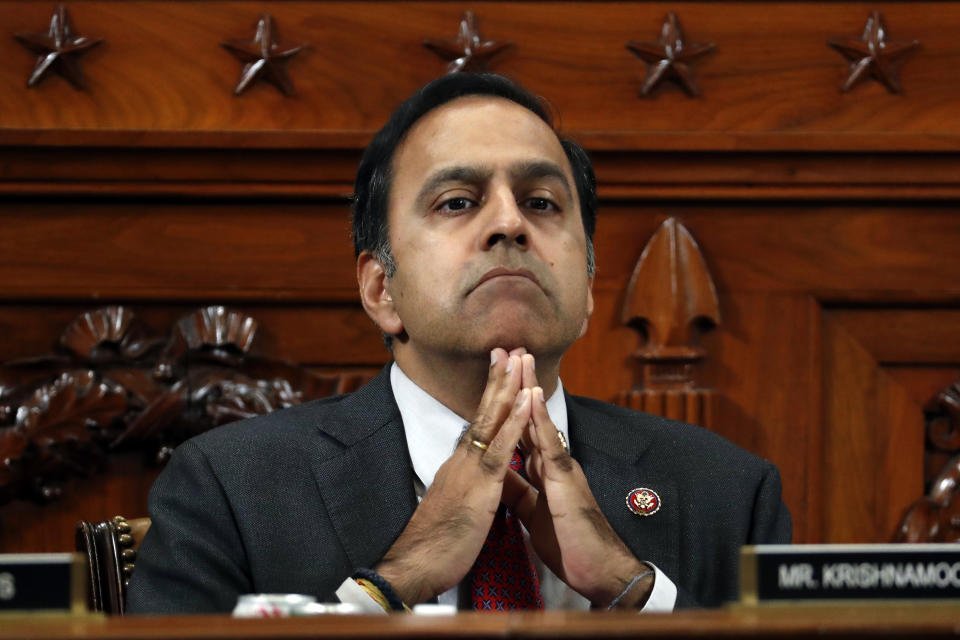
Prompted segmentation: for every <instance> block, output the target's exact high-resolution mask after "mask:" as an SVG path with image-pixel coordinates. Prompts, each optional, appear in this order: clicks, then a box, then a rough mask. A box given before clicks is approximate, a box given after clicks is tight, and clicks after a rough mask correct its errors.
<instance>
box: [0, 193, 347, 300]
mask: <svg viewBox="0 0 960 640" xmlns="http://www.w3.org/2000/svg"><path fill="white" fill-rule="evenodd" d="M0 225H2V227H3V229H4V233H3V234H2V235H0V280H2V284H0V295H4V296H10V297H16V298H38V297H55V296H64V297H71V296H74V297H75V296H82V297H88V298H99V299H104V298H105V299H110V298H145V297H167V298H185V299H200V300H211V299H216V298H217V297H220V296H226V297H229V298H233V299H256V298H268V299H274V300H278V301H280V300H304V299H308V300H314V301H317V300H331V299H334V300H349V301H351V302H352V301H355V299H356V275H355V273H356V268H355V266H354V264H353V247H352V244H351V242H350V240H349V237H350V236H349V233H350V231H349V230H350V226H349V218H348V213H347V207H346V205H345V204H343V203H339V204H334V205H320V204H317V203H312V202H301V203H297V202H287V203H270V204H269V205H268V204H265V203H263V202H240V201H233V202H219V203H218V202H193V203H184V202H182V201H167V202H162V201H157V200H146V201H136V200H127V201H109V202H103V201H85V202H72V201H69V200H61V201H47V202H29V201H28V202H12V203H9V204H5V206H4V207H3V208H2V210H0Z"/></svg>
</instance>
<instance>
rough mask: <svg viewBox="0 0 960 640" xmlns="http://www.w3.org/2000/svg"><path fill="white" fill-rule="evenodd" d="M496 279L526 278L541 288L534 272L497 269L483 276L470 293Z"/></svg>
mask: <svg viewBox="0 0 960 640" xmlns="http://www.w3.org/2000/svg"><path fill="white" fill-rule="evenodd" d="M495 278H526V279H527V280H530V281H531V282H533V284H535V285H537V286H538V287H539V286H540V281H539V280H537V276H535V275H533V272H532V271H529V270H527V269H508V268H506V267H497V268H496V269H491V270H490V271H487V272H486V273H485V274H483V277H482V278H480V279H479V280H478V281H477V283H476V284H475V285H473V289H471V290H470V291H471V292H473V290H474V289H477V288H478V287H480V285H482V284H483V283H485V282H488V281H490V280H493V279H495Z"/></svg>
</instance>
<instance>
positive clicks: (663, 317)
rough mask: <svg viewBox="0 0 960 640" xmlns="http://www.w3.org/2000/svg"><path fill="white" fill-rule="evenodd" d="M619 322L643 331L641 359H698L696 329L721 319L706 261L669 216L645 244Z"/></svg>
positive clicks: (686, 233)
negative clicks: (644, 342) (644, 339)
mask: <svg viewBox="0 0 960 640" xmlns="http://www.w3.org/2000/svg"><path fill="white" fill-rule="evenodd" d="M623 323H624V324H626V325H627V326H630V327H633V328H635V329H637V330H639V331H643V332H645V333H646V344H644V345H643V346H641V347H640V348H639V349H637V351H636V352H635V353H634V355H635V356H637V357H638V358H642V359H644V360H662V359H665V358H669V359H697V358H699V357H701V356H702V351H701V350H700V349H699V348H698V347H697V346H696V345H695V344H694V342H695V331H694V329H695V328H704V327H705V326H706V327H714V326H716V325H717V324H719V323H720V304H719V302H718V301H717V291H716V288H715V287H714V286H713V280H712V279H711V277H710V271H709V270H708V269H707V263H706V262H705V261H704V259H703V255H702V254H701V253H700V247H698V246H697V242H696V241H695V240H694V239H693V236H691V235H690V232H689V231H687V228H686V227H684V226H683V225H682V224H680V223H678V222H677V220H676V219H675V218H670V219H669V220H667V221H666V222H664V223H663V224H662V225H660V228H659V229H657V232H656V233H654V234H653V237H652V238H651V239H650V242H648V243H647V246H646V247H645V248H644V250H643V253H642V254H641V255H640V259H639V260H638V261H637V266H636V267H635V268H634V270H633V275H632V276H631V277H630V284H629V285H627V298H626V301H625V303H624V305H623Z"/></svg>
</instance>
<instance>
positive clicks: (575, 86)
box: [0, 0, 960, 150]
mask: <svg viewBox="0 0 960 640" xmlns="http://www.w3.org/2000/svg"><path fill="white" fill-rule="evenodd" d="M466 8H468V7H466V6H464V5H460V4H457V3H451V2H403V3H396V2H305V1H301V2H289V1H283V2H269V3H259V2H200V1H196V0H194V1H174V2H157V1H154V2H146V1H144V2H140V1H137V2H122V3H118V2H106V1H99V2H98V1H89V2H87V1H83V2H72V3H71V4H70V10H71V13H72V15H73V16H74V21H75V23H76V28H77V30H78V31H79V32H80V33H83V34H89V35H91V36H98V37H103V38H105V43H104V44H102V45H101V46H99V47H97V48H96V49H95V50H93V51H91V52H90V53H88V54H87V55H86V56H85V65H84V66H85V70H86V75H87V77H88V79H89V86H90V92H89V93H78V94H76V95H74V96H73V99H72V100H71V102H70V108H69V109H65V108H64V105H63V104H62V103H61V102H60V101H59V100H58V99H57V97H58V96H62V95H63V91H64V90H65V88H66V87H65V86H64V83H63V82H61V81H59V80H57V81H53V79H51V80H50V81H47V82H45V83H43V84H41V85H40V86H38V87H37V88H36V89H34V90H31V91H26V90H24V88H23V84H24V82H25V79H26V77H27V75H28V74H29V71H30V69H31V66H32V58H31V57H30V55H29V54H28V53H27V52H26V51H25V50H23V49H22V48H21V47H20V45H19V44H18V43H16V42H15V41H13V40H12V39H9V38H7V39H0V57H2V59H4V60H9V61H11V63H10V64H8V65H5V67H4V68H3V69H2V71H0V95H4V96H5V103H6V109H5V114H6V115H5V118H4V127H5V128H8V129H12V130H14V131H12V132H11V134H14V133H15V134H16V135H15V136H13V137H15V138H17V139H20V140H32V141H34V142H36V141H49V142H52V143H54V144H56V143H57V142H58V141H57V137H56V136H55V135H52V132H53V131H57V130H63V129H66V130H69V134H68V136H67V137H66V139H64V138H60V140H59V143H69V142H70V141H71V140H73V141H80V140H89V139H92V138H90V137H89V136H86V137H85V136H84V135H83V133H84V132H89V131H98V132H104V133H106V132H110V133H111V134H115V135H114V137H113V138H112V139H115V140H121V139H122V140H127V141H131V140H132V141H134V142H133V144H144V143H150V142H151V141H154V140H159V139H162V140H166V141H172V140H176V141H177V143H178V144H190V145H195V144H198V143H200V144H204V145H210V144H216V142H214V141H216V140H219V141H223V140H226V139H229V136H231V135H233V134H235V133H236V132H259V133H260V134H263V132H264V130H269V131H271V132H273V133H272V134H271V135H268V136H266V137H263V136H261V138H260V141H261V144H269V143H267V141H268V140H269V141H272V142H273V143H276V142H277V141H280V140H282V141H283V144H284V146H287V145H293V146H316V145H322V146H330V145H331V144H337V145H341V144H344V143H345V142H346V141H349V142H350V143H351V144H356V143H357V140H358V137H357V132H370V131H372V130H374V129H375V128H376V127H378V126H379V125H380V123H381V122H382V121H383V120H384V118H385V117H386V115H387V114H388V113H389V112H390V110H391V108H392V107H393V105H395V104H396V103H397V102H398V101H399V100H401V99H402V98H403V97H405V96H406V95H407V94H409V92H410V91H411V90H412V89H414V88H416V87H418V86H420V85H422V84H423V83H424V82H426V81H427V80H429V79H431V78H432V77H434V76H436V75H438V74H440V73H442V72H443V69H444V62H443V61H441V60H440V59H438V58H437V57H436V56H435V55H434V54H432V53H430V52H429V51H427V50H426V49H425V48H424V47H423V46H422V42H423V40H424V39H425V38H452V37H453V36H454V35H455V33H456V29H457V23H458V21H459V20H460V17H461V14H462V12H463V11H464V10H465V9H466ZM473 10H474V11H475V12H476V14H477V16H478V20H479V24H480V29H481V32H482V33H483V34H485V36H486V37H488V38H490V39H498V40H507V41H511V42H513V43H514V47H513V48H512V49H510V50H509V51H507V52H505V53H504V54H502V56H501V58H500V59H499V60H497V61H495V63H494V64H493V68H494V69H495V70H496V71H499V72H502V73H505V74H508V75H511V76H514V77H517V78H519V79H521V80H523V81H524V82H525V83H526V84H527V85H529V87H530V88H531V89H533V90H534V91H535V92H537V93H538V94H541V95H543V96H545V97H547V98H548V99H549V100H551V101H552V102H553V103H554V104H555V105H556V107H557V108H558V110H559V111H560V112H561V113H562V117H563V124H564V127H565V128H566V129H568V130H570V131H576V132H580V133H582V134H583V136H584V139H585V141H587V142H588V144H589V145H590V146H591V147H594V148H615V149H616V148H656V149H662V148H673V149H703V148H713V149H736V148H741V149H742V148H745V147H746V148H767V149H770V148H776V149H796V148H800V149H809V148H828V149H859V148H872V149H883V148H899V149H904V148H906V149H948V150H949V149H956V148H957V145H958V144H960V126H958V124H960V123H958V120H957V116H956V112H955V110H954V109H953V108H952V106H951V105H952V101H951V100H952V97H953V91H954V89H953V88H952V85H953V84H954V83H956V81H957V80H960V75H958V74H960V71H958V70H960V64H958V63H960V44H958V43H957V41H956V38H955V37H953V33H952V32H951V31H950V29H947V28H944V25H949V24H957V23H960V8H958V7H957V6H956V5H955V4H952V3H940V2H879V3H876V4H873V5H870V6H866V5H863V4H861V3H853V2H769V3H762V4H757V3H750V2H724V3H709V2H679V3H673V4H666V3H655V2H649V3H648V2H630V3H606V2H596V3H591V4H590V5H586V6H581V5H578V4H576V3H565V2H497V3H481V4H478V5H477V6H476V7H473ZM872 10H876V11H881V12H883V14H884V16H885V17H886V20H887V24H888V28H889V30H890V34H891V35H890V37H891V38H892V39H901V40H911V39H917V40H919V41H920V42H921V43H922V45H923V47H922V49H920V50H919V51H917V52H916V53H914V54H912V55H911V56H910V57H909V58H908V59H906V60H904V61H902V66H903V67H904V72H903V86H904V88H905V91H906V92H907V95H908V96H909V97H910V99H909V100H905V99H903V98H902V97H900V96H894V95H890V94H889V93H888V92H887V91H886V89H884V88H883V87H882V86H880V85H879V84H877V83H873V82H870V83H865V84H864V85H863V86H861V87H858V90H857V91H856V92H853V93H849V94H842V93H840V91H839V87H840V86H841V85H842V83H843V82H844V80H845V78H846V75H847V71H848V69H847V67H848V65H847V62H846V61H845V60H844V58H843V57H842V56H841V55H840V54H838V53H837V52H836V51H834V50H832V49H831V48H830V47H828V46H827V41H828V40H829V39H831V38H837V37H858V36H859V34H860V33H861V32H862V30H863V27H864V23H865V21H866V19H867V16H868V12H869V11H872ZM264 11H269V12H270V13H272V15H273V16H274V18H275V20H276V22H277V24H278V28H279V33H280V38H281V41H282V42H283V43H289V44H290V45H295V44H302V43H306V44H309V45H310V48H309V49H308V50H307V51H304V52H303V53H301V54H299V55H298V56H296V57H295V58H294V59H293V60H292V61H291V63H290V65H289V66H290V72H291V74H292V77H293V78H294V79H295V83H296V85H297V90H298V94H297V97H296V98H294V99H286V98H284V97H283V96H282V95H281V94H280V93H279V92H278V91H275V90H274V89H273V88H272V87H268V86H256V87H253V88H252V89H251V90H250V92H249V94H248V95H245V96H243V97H241V98H240V99H236V98H234V97H233V96H232V95H231V93H232V90H233V87H234V85H235V83H236V81H237V77H238V74H239V64H238V63H237V61H236V60H234V59H233V58H232V57H231V56H230V55H229V54H228V53H226V52H225V51H223V50H222V49H221V48H220V46H219V43H220V42H221V41H223V40H225V39H229V38H243V37H252V34H253V26H254V23H255V22H256V20H257V18H258V17H259V15H260V14H261V13H263V12H264ZM668 11H675V12H677V13H678V14H679V16H680V18H681V21H682V23H683V25H684V27H685V29H686V31H687V37H688V39H689V40H690V41H697V42H713V43H716V45H717V49H716V52H715V53H714V54H711V55H709V56H706V57H704V58H703V59H701V60H699V61H698V62H697V63H696V65H695V66H696V68H697V70H698V75H699V78H700V80H699V84H700V86H701V87H702V90H703V95H704V96H705V97H704V98H703V99H697V100H689V99H687V97H686V96H685V95H684V94H683V93H682V92H681V91H679V89H677V88H676V87H673V86H668V87H664V88H663V89H662V90H659V91H658V93H657V99H655V100H641V99H639V98H638V97H637V91H638V89H639V86H640V81H641V79H642V77H643V75H644V67H643V64H642V63H641V62H640V61H639V60H637V59H636V58H635V57H634V56H633V55H632V54H630V52H629V51H628V50H627V49H626V47H625V44H626V43H627V42H628V41H630V40H655V39H656V37H657V35H658V33H659V29H660V24H661V22H662V20H663V18H664V16H665V14H666V13H667V12H668ZM49 12H50V6H49V5H47V4H44V3H41V2H24V1H22V0H21V1H9V0H8V1H5V2H2V3H0V24H4V25H5V27H6V29H7V30H9V31H10V32H31V31H32V32H37V31H43V30H44V29H45V26H46V25H47V23H48V19H49ZM14 61H16V62H14ZM71 93H72V91H71ZM611 104H615V105H617V108H616V109H607V108H597V106H598V105H611ZM17 130H19V131H17ZM45 132H51V135H45ZM132 132H136V136H135V137H134V136H131V135H130V134H131V133H132ZM195 132H199V133H202V134H203V135H201V136H195V135H194V133H195ZM690 133H698V134H701V135H699V136H697V137H691V136H690V135H689V134H690ZM274 134H275V135H274ZM801 136H802V137H801ZM361 137H362V136H361ZM100 139H103V140H106V139H111V138H110V136H107V135H105V136H102V137H101V138H100ZM165 144H166V143H165Z"/></svg>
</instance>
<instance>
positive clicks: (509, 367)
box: [507, 356, 515, 373]
mask: <svg viewBox="0 0 960 640" xmlns="http://www.w3.org/2000/svg"><path fill="white" fill-rule="evenodd" d="M514 357H515V356H510V357H509V358H508V359H507V373H510V372H511V371H513V359H514Z"/></svg>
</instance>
